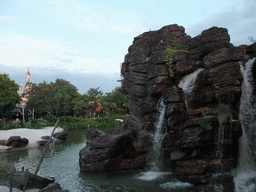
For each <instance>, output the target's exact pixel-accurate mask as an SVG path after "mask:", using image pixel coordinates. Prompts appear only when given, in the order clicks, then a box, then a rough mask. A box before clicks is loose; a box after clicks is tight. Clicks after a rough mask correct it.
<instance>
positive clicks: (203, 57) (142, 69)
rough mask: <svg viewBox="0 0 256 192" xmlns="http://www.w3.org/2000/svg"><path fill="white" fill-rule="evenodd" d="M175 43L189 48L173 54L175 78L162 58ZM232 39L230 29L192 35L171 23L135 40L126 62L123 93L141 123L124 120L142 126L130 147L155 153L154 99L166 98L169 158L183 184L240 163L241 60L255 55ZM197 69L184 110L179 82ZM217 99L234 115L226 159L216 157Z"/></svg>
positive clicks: (227, 135) (166, 151) (227, 136)
mask: <svg viewBox="0 0 256 192" xmlns="http://www.w3.org/2000/svg"><path fill="white" fill-rule="evenodd" d="M175 40H178V42H181V43H182V44H183V45H184V46H186V47H187V49H188V52H181V53H177V54H176V55H175V56H174V62H173V64H175V65H176V69H175V73H174V76H173V77H170V76H169V73H168V67H167V65H166V62H165V60H164V57H165V53H166V49H167V48H168V46H169V45H172V44H173V42H174V41H175ZM229 41H230V37H229V34H228V30H227V29H225V28H218V27H212V28H210V29H207V30H205V31H203V32H202V33H201V34H200V35H198V36H196V37H194V38H191V37H190V36H188V35H187V34H186V33H185V29H184V28H183V27H182V26H178V25H169V26H165V27H163V28H161V29H159V30H158V31H150V32H145V33H143V34H141V35H139V36H138V37H135V38H134V41H133V44H132V45H131V46H130V47H129V49H128V54H127V55H126V56H125V59H124V62H123V64H122V70H121V74H122V76H123V82H122V86H121V91H122V93H123V94H125V95H126V96H127V97H128V98H129V99H130V101H129V110H130V112H131V114H132V115H133V116H135V117H136V118H137V119H138V120H136V122H137V123H136V126H134V125H135V124H134V122H133V121H131V120H130V119H129V120H128V119H127V120H126V121H125V123H124V127H136V129H137V131H138V135H137V138H136V140H133V141H132V146H133V149H134V150H135V152H137V153H148V151H149V150H150V148H151V145H152V142H151V140H152V139H151V138H152V137H150V135H151V134H152V133H153V132H154V130H155V125H154V124H155V122H156V121H157V103H158V101H159V99H160V98H161V97H163V99H164V104H165V105H166V108H165V116H164V123H163V127H162V129H163V130H165V131H166V132H167V133H166V135H165V138H164V140H163V143H162V147H163V150H164V158H165V159H166V161H168V162H170V164H172V165H174V166H173V171H174V173H175V174H176V175H177V176H178V177H179V178H180V179H181V180H183V181H189V182H192V183H196V184H200V183H209V182H210V177H211V174H212V173H213V172H215V171H216V170H217V169H218V166H220V165H221V166H222V167H223V170H226V171H230V170H231V169H233V168H235V167H236V166H237V156H238V154H237V153H238V152H237V151H238V138H239V137H240V136H241V134H242V128H241V124H240V122H239V121H238V112H239V102H240V97H241V83H242V80H243V78H242V75H241V72H240V62H242V63H245V62H246V61H247V60H248V59H249V58H251V57H252V56H256V54H255V53H254V48H255V44H253V45H251V46H246V45H242V46H239V47H235V46H233V45H232V44H231V43H230V42H229ZM199 68H203V70H202V71H201V72H200V73H198V75H197V78H196V80H195V83H194V87H193V89H191V92H190V93H189V95H188V97H187V96H186V98H187V102H189V103H188V104H189V108H187V107H186V106H187V105H186V102H185V96H184V95H185V93H184V91H183V90H182V88H180V87H179V83H180V81H181V79H182V78H184V77H185V76H186V75H188V74H191V73H193V72H194V71H196V70H197V69H199ZM253 71H256V67H254V68H253ZM254 74H256V72H255V73H254ZM254 79H256V75H255V78H254ZM255 90H256V89H255ZM254 92H255V93H256V91H254ZM255 95H256V94H255ZM219 104H225V105H228V106H230V108H231V109H232V119H233V121H231V120H227V122H225V123H224V124H223V125H222V129H223V132H224V133H223V134H224V138H223V147H222V149H223V152H222V153H223V156H222V159H218V156H217V155H216V153H217V151H218V142H219V141H218V140H217V139H216V138H218V137H217V136H218V135H219V134H220V130H221V129H220V128H219V127H220V123H219V120H218V111H219V109H218V105H219ZM235 120H236V121H235ZM139 122H140V125H138V123H139ZM221 132H222V131H221ZM124 162H125V161H124ZM124 162H123V163H124ZM127 162H129V161H127Z"/></svg>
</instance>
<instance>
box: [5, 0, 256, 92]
mask: <svg viewBox="0 0 256 192" xmlns="http://www.w3.org/2000/svg"><path fill="white" fill-rule="evenodd" d="M255 10H256V1H255V0H225V1H223V0H215V1H213V0H211V1H210V0H179V1H170V0H147V1H145V0H129V1H126V0H124V1H120V0H105V1H104V0H0V74H2V73H6V74H9V77H10V78H11V79H12V80H14V81H15V82H16V83H17V84H19V85H20V84H21V83H22V84H23V85H24V84H25V83H26V76H25V74H26V72H27V70H28V67H29V69H30V73H31V79H30V80H31V82H32V83H36V84H38V83H41V82H43V81H46V82H48V83H49V82H55V80H56V79H57V78H61V79H65V80H67V81H69V82H70V83H71V84H72V85H74V86H76V87H77V89H78V91H79V92H80V93H81V94H83V93H86V92H87V90H89V89H90V88H97V87H100V89H101V90H102V91H103V92H111V91H112V90H113V89H114V88H115V87H117V86H121V84H120V83H119V82H117V80H119V79H121V77H120V64H121V63H122V62H123V61H124V56H125V55H126V54H127V53H128V47H129V46H130V45H131V44H132V42H133V39H134V37H136V36H138V35H140V34H142V33H144V32H146V31H149V30H158V29H160V28H162V27H163V26H166V25H170V24H178V25H180V26H183V27H184V28H185V32H186V33H187V34H188V35H190V36H191V37H195V36H197V35H199V34H200V33H201V32H202V31H203V30H206V29H209V28H211V27H213V26H217V27H224V28H227V29H228V31H229V35H230V38H231V41H230V42H231V43H232V44H234V45H235V46H239V45H241V44H246V45H249V44H251V42H250V40H249V39H248V37H254V39H256V11H255Z"/></svg>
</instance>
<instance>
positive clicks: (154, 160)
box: [138, 98, 170, 180]
mask: <svg viewBox="0 0 256 192" xmlns="http://www.w3.org/2000/svg"><path fill="white" fill-rule="evenodd" d="M157 108H158V113H159V116H158V120H157V121H156V122H155V132H154V134H152V139H153V141H152V149H151V151H150V152H149V154H148V164H149V171H148V172H143V173H142V174H141V175H140V176H139V177H138V178H139V179H142V180H154V179H156V178H159V177H161V176H163V175H166V174H170V173H169V172H161V171H162V165H163V163H162V150H161V149H162V142H163V138H164V136H165V134H164V133H163V129H162V127H163V120H164V114H165V104H164V101H163V98H161V99H160V100H159V102H158V105H157Z"/></svg>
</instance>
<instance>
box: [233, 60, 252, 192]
mask: <svg viewBox="0 0 256 192" xmlns="http://www.w3.org/2000/svg"><path fill="white" fill-rule="evenodd" d="M254 62H255V58H254V59H250V60H248V61H247V63H246V64H245V67H243V66H242V64H240V70H241V73H242V75H243V83H242V87H241V88H242V96H241V99H240V111H239V120H240V122H241V124H242V131H243V135H242V136H241V138H240V139H239V158H238V166H237V168H236V169H235V170H234V173H233V174H234V182H235V191H244V192H251V191H255V189H256V188H255V183H256V171H255V165H254V162H253V159H252V157H251V153H250V146H249V145H250V143H249V140H248V130H249V129H250V126H251V125H253V124H255V120H254V116H253V106H252V72H251V69H252V66H253V64H254Z"/></svg>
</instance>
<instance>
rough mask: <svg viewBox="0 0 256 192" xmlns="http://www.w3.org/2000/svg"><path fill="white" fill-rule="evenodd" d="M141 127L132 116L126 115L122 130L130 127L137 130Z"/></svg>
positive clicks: (139, 121)
mask: <svg viewBox="0 0 256 192" xmlns="http://www.w3.org/2000/svg"><path fill="white" fill-rule="evenodd" d="M140 126H141V120H140V119H138V118H137V117H135V116H134V115H133V114H130V115H126V116H125V118H124V121H123V124H122V128H124V129H129V128H131V127H133V128H135V129H137V130H138V129H139V128H140Z"/></svg>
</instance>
